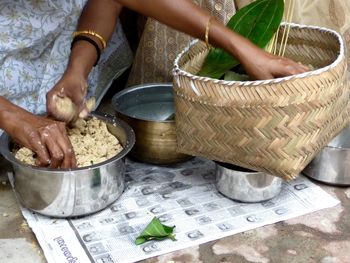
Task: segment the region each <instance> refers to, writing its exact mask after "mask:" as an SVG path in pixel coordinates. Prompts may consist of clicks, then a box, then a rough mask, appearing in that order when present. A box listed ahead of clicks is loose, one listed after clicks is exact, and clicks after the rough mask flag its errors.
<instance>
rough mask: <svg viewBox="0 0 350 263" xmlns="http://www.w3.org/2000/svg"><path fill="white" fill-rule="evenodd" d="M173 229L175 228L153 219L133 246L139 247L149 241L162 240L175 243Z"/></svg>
mask: <svg viewBox="0 0 350 263" xmlns="http://www.w3.org/2000/svg"><path fill="white" fill-rule="evenodd" d="M174 228H175V226H166V225H163V224H162V223H161V222H160V221H159V219H158V218H157V217H154V218H153V219H152V221H151V222H150V223H149V224H148V225H147V226H146V228H145V229H144V230H143V231H142V233H141V234H140V235H139V236H138V237H137V238H136V240H135V244H136V245H140V244H143V243H145V242H147V241H150V240H163V239H166V238H170V239H171V240H173V241H176V239H175V235H174V234H173V232H174Z"/></svg>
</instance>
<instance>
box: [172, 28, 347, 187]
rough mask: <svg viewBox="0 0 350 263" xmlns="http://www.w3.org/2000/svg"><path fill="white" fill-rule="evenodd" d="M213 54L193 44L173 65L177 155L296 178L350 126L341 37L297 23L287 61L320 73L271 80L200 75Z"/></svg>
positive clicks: (292, 32) (326, 30) (288, 48)
mask: <svg viewBox="0 0 350 263" xmlns="http://www.w3.org/2000/svg"><path fill="white" fill-rule="evenodd" d="M207 53H208V50H207V48H206V46H205V45H204V44H203V43H202V42H196V43H193V44H191V46H190V47H189V48H188V49H186V50H185V51H183V52H182V53H181V54H180V55H179V56H178V58H177V59H176V61H175V69H174V96H175V108H176V128H177V142H178V150H179V151H180V152H183V153H186V154H191V155H195V156H202V157H205V158H208V159H212V160H217V161H221V162H227V163H232V164H235V165H239V166H242V167H245V168H248V169H253V170H257V171H265V172H268V173H270V174H273V175H276V176H280V177H282V178H284V179H287V180H289V179H293V178H295V177H296V176H297V175H298V174H299V173H300V172H301V171H302V170H303V169H304V168H305V166H306V165H307V164H308V163H309V162H310V161H311V160H312V159H313V157H314V156H315V155H316V154H317V153H318V152H319V151H320V150H321V149H322V148H323V147H324V146H325V145H327V143H328V142H329V141H330V140H331V139H332V138H333V137H334V136H335V135H336V134H337V133H339V132H340V131H341V130H342V129H343V128H344V127H345V126H346V125H347V124H348V123H349V120H350V118H349V116H350V115H349V108H348V101H349V95H350V93H349V87H348V86H347V83H346V70H347V68H346V60H345V55H344V45H343V42H342V39H341V37H340V36H339V35H338V34H337V33H336V32H334V31H331V30H328V29H324V28H318V27H308V26H301V25H295V24H293V25H292V28H291V31H290V36H289V42H288V46H287V49H286V56H287V57H289V58H292V59H294V60H296V61H300V62H302V63H304V64H306V65H309V64H311V65H313V66H315V67H317V68H319V69H317V70H314V71H310V72H307V73H304V74H300V75H295V76H291V77H286V78H280V79H274V80H266V81H246V82H239V81H230V82H228V81H223V80H214V79H210V78H204V77H198V76H195V75H194V74H195V73H196V72H198V70H199V69H200V67H201V65H202V63H203V61H204V59H205V57H206V55H207Z"/></svg>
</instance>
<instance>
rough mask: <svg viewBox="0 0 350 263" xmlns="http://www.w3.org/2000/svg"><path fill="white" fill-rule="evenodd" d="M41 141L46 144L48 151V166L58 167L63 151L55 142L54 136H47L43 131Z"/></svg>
mask: <svg viewBox="0 0 350 263" xmlns="http://www.w3.org/2000/svg"><path fill="white" fill-rule="evenodd" d="M42 136H43V141H44V142H45V144H46V147H47V149H48V151H49V153H50V157H51V163H50V165H49V167H50V168H59V167H61V163H62V161H63V158H64V155H63V151H62V150H61V148H60V147H59V145H58V144H57V143H56V141H55V138H54V137H53V136H51V135H50V136H49V135H48V134H46V131H45V132H44V133H43V135H42Z"/></svg>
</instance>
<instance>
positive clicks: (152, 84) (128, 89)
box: [112, 82, 175, 123]
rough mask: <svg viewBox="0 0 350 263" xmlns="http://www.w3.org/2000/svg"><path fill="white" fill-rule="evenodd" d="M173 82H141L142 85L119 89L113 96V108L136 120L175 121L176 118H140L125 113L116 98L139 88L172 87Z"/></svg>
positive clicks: (152, 121) (153, 121)
mask: <svg viewBox="0 0 350 263" xmlns="http://www.w3.org/2000/svg"><path fill="white" fill-rule="evenodd" d="M172 86H173V84H172V83H156V82H155V83H147V84H140V85H135V86H131V87H129V88H126V89H123V90H121V91H119V92H118V93H116V94H115V95H114V96H113V97H112V107H113V109H114V110H115V111H116V112H117V113H120V114H123V115H124V116H126V117H128V118H130V119H133V120H136V121H145V122H151V123H174V122H175V120H151V119H146V118H139V117H134V116H131V115H130V114H127V113H125V112H124V111H122V110H120V109H119V108H118V107H117V103H116V100H117V99H119V98H121V97H122V96H124V95H126V94H128V93H131V92H134V91H138V90H142V89H147V88H153V87H166V88H169V87H172Z"/></svg>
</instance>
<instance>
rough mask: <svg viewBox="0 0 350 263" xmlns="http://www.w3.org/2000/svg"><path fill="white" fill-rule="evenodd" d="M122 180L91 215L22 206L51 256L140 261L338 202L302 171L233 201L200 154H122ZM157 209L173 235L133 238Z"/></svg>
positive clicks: (54, 259) (56, 259)
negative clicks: (167, 157) (61, 215)
mask: <svg viewBox="0 0 350 263" xmlns="http://www.w3.org/2000/svg"><path fill="white" fill-rule="evenodd" d="M125 180H126V189H125V191H124V193H123V194H122V196H121V197H120V198H119V199H118V200H117V201H116V202H114V203H113V204H112V205H110V206H109V207H107V208H106V209H104V210H103V211H101V212H98V213H96V214H93V215H90V216H85V217H80V218H75V219H55V218H49V217H45V216H41V215H39V214H36V213H34V212H31V211H29V210H27V209H24V208H22V213H23V215H24V217H25V218H26V220H27V222H28V225H29V226H30V227H31V228H32V230H33V232H34V233H35V235H36V237H37V239H38V241H39V243H40V246H41V247H42V249H43V251H44V254H45V257H46V259H47V261H48V262H49V263H61V262H69V263H74V262H96V263H102V262H103V263H117V262H124V263H126V262H135V261H140V260H143V259H147V258H150V257H154V256H158V255H161V254H165V253H169V252H172V251H175V250H179V249H183V248H187V247H191V246H195V245H199V244H202V243H205V242H208V241H212V240H216V239H220V238H222V237H226V236H230V235H234V234H237V233H240V232H243V231H247V230H251V229H254V228H257V227H261V226H264V225H267V224H273V223H276V222H279V221H283V220H287V219H290V218H293V217H297V216H301V215H304V214H307V213H311V212H314V211H317V210H320V209H323V208H328V207H333V206H335V205H337V204H338V203H339V201H338V200H336V199H334V198H333V197H331V196H330V195H329V194H328V193H326V192H325V191H324V190H322V189H321V188H320V187H319V186H317V185H315V184H314V183H312V182H311V181H310V180H308V179H306V178H305V177H303V176H300V177H299V178H298V179H296V180H294V181H291V182H284V183H283V188H282V191H281V193H280V194H279V195H278V196H277V197H275V198H273V199H271V200H269V201H265V202H261V203H241V202H237V201H234V200H231V199H228V198H226V197H225V196H224V195H222V194H220V193H219V192H218V191H217V189H216V185H215V163H214V162H212V161H208V160H204V159H200V158H194V159H192V160H190V161H188V162H185V163H182V164H178V165H173V166H153V165H149V164H143V163H137V162H133V161H130V160H127V171H126V177H125ZM154 217H157V218H158V219H159V220H160V222H161V223H162V224H164V225H167V226H175V229H174V233H175V237H176V241H172V240H170V239H166V240H163V241H149V242H146V243H143V244H141V245H136V244H135V240H136V238H137V237H138V235H139V234H140V233H141V232H142V231H143V230H144V228H145V227H146V226H147V224H148V223H150V222H151V220H152V219H153V218H154Z"/></svg>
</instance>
